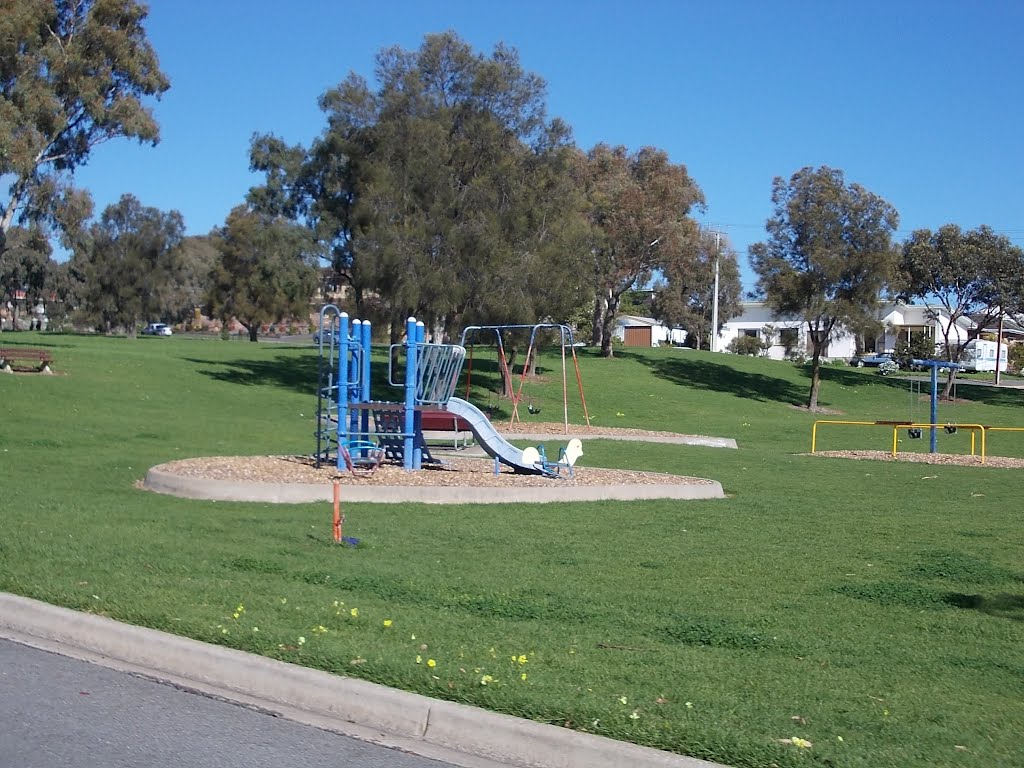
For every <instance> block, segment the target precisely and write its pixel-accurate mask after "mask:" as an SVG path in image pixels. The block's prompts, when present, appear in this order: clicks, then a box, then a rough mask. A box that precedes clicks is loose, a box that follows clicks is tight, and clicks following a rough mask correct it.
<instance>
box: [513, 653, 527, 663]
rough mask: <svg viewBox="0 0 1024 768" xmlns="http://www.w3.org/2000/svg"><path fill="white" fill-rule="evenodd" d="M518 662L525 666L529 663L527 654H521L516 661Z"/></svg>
mask: <svg viewBox="0 0 1024 768" xmlns="http://www.w3.org/2000/svg"><path fill="white" fill-rule="evenodd" d="M516 661H518V662H519V663H520V664H525V663H526V662H528V661H529V659H528V658H526V654H525V653H521V654H519V658H518V659H516Z"/></svg>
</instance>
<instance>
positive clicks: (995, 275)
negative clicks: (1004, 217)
mask: <svg viewBox="0 0 1024 768" xmlns="http://www.w3.org/2000/svg"><path fill="white" fill-rule="evenodd" d="M900 273H901V286H900V294H901V296H902V298H904V299H912V298H919V299H922V300H923V301H926V302H936V303H938V304H939V305H940V306H941V307H942V308H943V309H944V310H945V312H944V314H945V318H943V319H942V321H941V326H940V327H941V330H942V336H943V339H942V340H943V347H944V354H945V357H946V359H947V360H949V361H951V362H959V360H960V358H961V356H962V355H963V349H964V346H965V345H966V344H967V342H968V341H969V340H971V339H974V338H977V336H978V335H979V334H980V333H981V332H982V331H983V330H985V329H986V328H988V327H990V326H992V325H993V324H994V323H995V322H996V321H997V320H998V319H999V317H1000V315H1002V314H1005V313H1011V314H1012V313H1016V312H1019V311H1021V309H1022V308H1024V250H1022V249H1021V248H1019V247H1018V246H1015V245H1013V243H1011V242H1010V240H1009V238H1007V237H1006V236H1005V235H999V234H996V233H995V232H993V231H992V229H991V228H989V227H987V226H982V227H978V228H977V229H974V230H971V231H969V232H964V231H962V230H961V229H960V227H958V226H957V225H956V224H946V225H945V226H942V227H939V229H938V231H936V232H931V231H929V230H927V229H919V230H915V231H914V232H913V234H911V236H910V237H909V238H908V239H907V241H906V242H905V243H904V244H903V255H902V260H901V262H900ZM964 319H970V320H972V321H973V327H969V328H967V329H965V331H964V333H962V334H961V333H955V332H954V328H956V327H957V326H958V325H959V324H960V323H961V322H962V321H963V320H964ZM955 375H956V374H955V371H954V370H953V369H950V372H949V375H948V377H947V379H946V389H945V393H944V396H945V397H949V395H950V393H951V391H952V388H953V379H954V377H955Z"/></svg>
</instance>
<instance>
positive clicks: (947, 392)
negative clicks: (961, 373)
mask: <svg viewBox="0 0 1024 768" xmlns="http://www.w3.org/2000/svg"><path fill="white" fill-rule="evenodd" d="M996 367H997V368H998V367H999V361H998V360H997V361H996ZM955 379H956V368H950V369H949V373H948V374H947V375H946V386H945V388H944V389H943V390H942V399H943V400H952V399H953V381H954V380H955Z"/></svg>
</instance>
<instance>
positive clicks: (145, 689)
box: [0, 640, 453, 768]
mask: <svg viewBox="0 0 1024 768" xmlns="http://www.w3.org/2000/svg"><path fill="white" fill-rule="evenodd" d="M292 765H295V766H299V765H301V766H303V768H320V767H321V766H323V767H324V768H327V766H331V768H350V767H351V768H355V767H356V766H359V768H384V767H385V766H386V767H387V768H446V766H451V765H453V764H452V763H446V762H439V761H436V760H430V759H427V758H423V757H417V756H415V755H411V754H407V753H403V752H400V751H397V750H395V749H388V748H387V747H382V746H377V745H374V744H368V743H365V742H362V741H358V740H356V739H353V738H349V737H347V736H342V735H340V734H337V733H331V732H329V731H325V730H321V729H319V728H314V727H312V726H309V725H303V724H301V723H297V722H294V721H291V720H287V719H284V718H281V717H274V716H272V715H271V714H268V713H266V712H263V711H259V710H257V709H253V708H250V707H244V706H240V705H238V704H234V703H231V702H228V701H225V700H223V699H217V698H212V697H210V696H205V695H201V694H198V693H194V692H189V691H186V690H184V689H182V688H180V687H175V686H172V685H167V684H163V683H159V682H156V681H154V680H151V679H146V678H144V677H140V676H138V675H135V674H130V673H127V672H119V671H116V670H113V669H108V668H106V667H102V666H98V665H96V664H90V663H88V662H85V661H78V660H76V659H70V658H66V657H64V656H59V655H57V654H54V653H49V652H46V651H42V650H38V649H35V648H30V647H28V646H25V645H20V644H17V643H13V642H10V641H7V640H0V766H5V767H6V766H11V767H12V768H13V767H14V766H18V768H53V766H62V767H63V768H79V767H80V768H96V766H104V767H105V768H129V767H131V768H136V767H138V768H181V767H182V766H189V767H190V768H262V767H263V766H266V768H283V767H284V766H292Z"/></svg>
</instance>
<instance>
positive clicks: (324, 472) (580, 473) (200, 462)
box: [160, 422, 711, 488]
mask: <svg viewBox="0 0 1024 768" xmlns="http://www.w3.org/2000/svg"><path fill="white" fill-rule="evenodd" d="M501 429H502V432H504V433H506V434H508V436H509V437H510V438H511V439H515V435H516V434H550V435H551V436H552V440H557V438H558V437H559V436H562V437H563V438H564V433H565V425H564V424H559V423H540V422H537V423H525V424H523V423H520V424H517V425H515V426H514V427H513V428H511V429H508V425H507V424H503V425H502V427H501ZM569 433H570V434H571V435H573V436H587V435H590V436H593V437H597V436H599V435H612V434H620V435H632V436H644V435H654V436H669V437H678V435H677V434H676V433H674V432H652V431H649V430H640V429H628V428H609V427H587V426H579V425H575V424H570V425H569ZM552 448H554V446H549V451H552ZM556 451H557V449H555V450H554V451H552V453H555V455H557V453H556ZM436 453H437V454H438V456H437V457H439V458H441V459H442V461H443V463H442V464H441V465H440V466H436V467H425V468H424V469H423V470H422V471H420V472H406V471H405V470H404V469H403V468H402V467H400V466H395V465H392V464H381V465H380V466H379V467H377V469H376V470H375V471H374V472H373V473H372V474H359V475H353V474H352V473H351V472H347V471H346V472H339V471H338V470H337V468H335V467H334V466H327V465H323V466H321V467H319V468H317V467H316V465H315V462H314V460H313V459H312V458H311V457H309V456H209V457H203V458H195V459H179V460H177V461H171V462H168V463H166V464H161V465H160V469H161V470H163V471H165V472H170V473H172V474H176V475H182V476H190V477H201V478H204V479H209V480H231V481H237V482H252V483H310V484H319V483H329V482H333V481H334V480H337V481H339V482H340V483H341V484H342V485H357V484H358V485H391V486H440V487H455V486H471V487H485V488H486V487H494V488H501V487H510V486H517V487H550V485H551V484H552V483H562V484H566V485H569V486H584V485H707V484H709V483H710V482H711V481H710V480H705V479H703V478H698V477H687V476H684V475H669V474H662V473H659V472H640V471H632V470H624V469H600V468H595V467H587V466H577V467H575V470H574V473H573V474H574V476H573V477H571V478H570V477H562V478H558V479H553V478H549V477H544V476H541V475H523V474H516V473H514V472H513V471H512V470H511V469H510V468H509V467H506V466H504V465H502V466H501V468H500V469H501V471H500V473H499V474H497V475H495V474H494V461H493V460H491V459H480V458H469V457H462V456H459V455H458V453H452V452H444V453H443V454H442V453H441V452H440V451H438V452H436ZM581 462H582V463H584V464H585V460H581Z"/></svg>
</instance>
